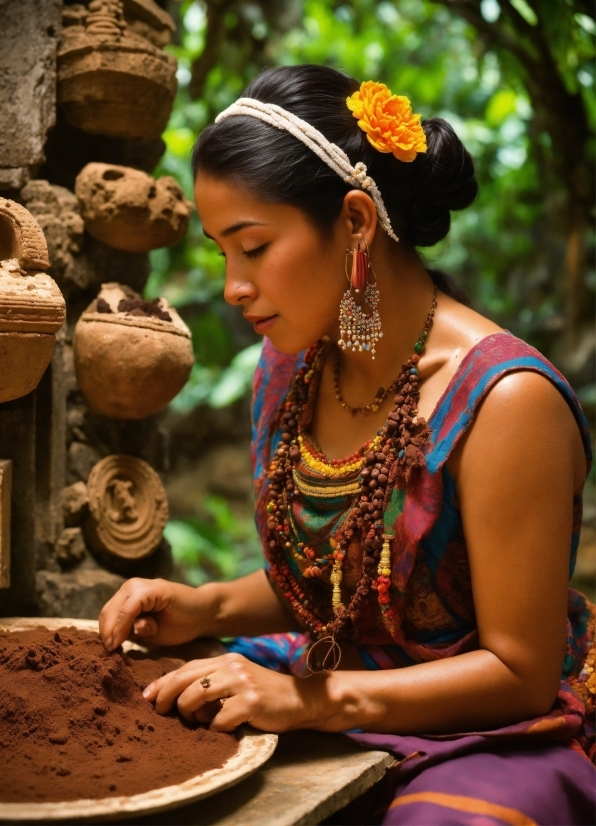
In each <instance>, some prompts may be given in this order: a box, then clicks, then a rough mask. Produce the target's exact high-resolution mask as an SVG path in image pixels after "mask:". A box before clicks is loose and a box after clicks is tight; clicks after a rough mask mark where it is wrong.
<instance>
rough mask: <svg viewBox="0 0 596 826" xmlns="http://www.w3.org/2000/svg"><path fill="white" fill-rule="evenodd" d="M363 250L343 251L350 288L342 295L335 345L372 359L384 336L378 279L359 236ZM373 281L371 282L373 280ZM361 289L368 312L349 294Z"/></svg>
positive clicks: (365, 242)
mask: <svg viewBox="0 0 596 826" xmlns="http://www.w3.org/2000/svg"><path fill="white" fill-rule="evenodd" d="M362 238H363V241H364V244H365V247H366V249H365V250H363V249H361V248H360V242H358V246H357V248H356V249H353V250H346V263H345V268H346V278H347V279H348V283H349V285H350V286H349V288H348V289H347V290H346V291H345V293H344V294H343V297H342V300H341V302H340V305H339V332H340V338H339V341H338V342H337V343H338V344H339V346H340V347H341V348H342V350H358V351H360V352H361V351H362V350H369V351H370V353H371V355H372V358H373V359H374V358H375V352H376V345H377V342H378V340H379V339H380V338H382V337H383V331H382V330H381V318H380V316H379V310H378V306H379V288H378V287H377V283H376V282H377V278H376V275H375V273H374V270H373V268H372V266H371V263H370V253H369V249H368V243H367V241H366V237H365V236H364V235H363V236H362ZM350 256H351V257H352V260H351V268H350V274H349V275H348V261H349V258H350ZM373 279H374V280H373ZM363 287H364V303H365V304H368V306H369V307H370V312H369V313H365V312H364V309H363V307H360V306H359V305H358V304H357V303H356V300H355V298H354V296H353V295H352V290H353V291H354V293H356V294H357V293H360V291H361V290H362V288H363Z"/></svg>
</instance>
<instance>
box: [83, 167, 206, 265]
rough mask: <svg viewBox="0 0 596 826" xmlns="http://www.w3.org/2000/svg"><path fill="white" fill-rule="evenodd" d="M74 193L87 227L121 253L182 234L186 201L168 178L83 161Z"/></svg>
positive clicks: (158, 244)
mask: <svg viewBox="0 0 596 826" xmlns="http://www.w3.org/2000/svg"><path fill="white" fill-rule="evenodd" d="M75 193H76V196H77V198H78V201H79V207H80V210H81V215H82V216H83V219H84V221H85V228H86V230H87V232H88V233H89V234H90V235H92V236H93V237H94V238H97V239H98V240H99V241H102V242H103V243H104V244H108V245H109V246H110V247H114V248H115V249H119V250H124V251H126V252H148V251H149V250H153V249H158V248H160V247H171V246H172V245H173V244H177V243H178V242H179V241H181V240H182V238H184V236H185V235H186V231H187V229H188V219H189V215H190V210H191V204H190V202H189V201H187V199H186V198H185V197H184V193H183V192H182V190H181V188H180V186H179V185H178V184H177V183H176V181H175V180H174V179H173V178H170V177H169V176H168V175H164V176H163V177H161V178H158V179H157V180H156V179H155V178H153V177H152V176H151V175H148V174H147V173H146V172H141V170H139V169H132V168H131V167H129V166H117V165H115V164H107V163H89V164H87V166H85V167H84V168H83V169H82V170H81V171H80V172H79V174H78V176H77V180H76V183H75Z"/></svg>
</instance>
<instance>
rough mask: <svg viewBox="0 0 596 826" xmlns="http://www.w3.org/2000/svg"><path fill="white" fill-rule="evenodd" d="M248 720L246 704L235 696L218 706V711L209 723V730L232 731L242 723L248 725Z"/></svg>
mask: <svg viewBox="0 0 596 826" xmlns="http://www.w3.org/2000/svg"><path fill="white" fill-rule="evenodd" d="M248 718H249V713H248V707H247V705H246V703H245V702H244V701H243V699H242V697H240V696H239V695H236V696H235V697H230V699H229V700H226V701H225V703H224V704H223V705H220V710H219V711H218V713H217V714H216V715H215V717H214V718H213V720H212V721H211V725H210V726H209V728H210V730H211V731H234V730H235V729H237V728H238V726H241V725H242V723H248Z"/></svg>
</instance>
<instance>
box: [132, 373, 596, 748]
mask: <svg viewBox="0 0 596 826" xmlns="http://www.w3.org/2000/svg"><path fill="white" fill-rule="evenodd" d="M451 469H452V471H453V473H454V475H455V477H456V481H457V489H458V494H459V498H460V507H461V512H462V519H463V524H464V530H465V535H466V541H467V546H468V553H469V559H470V567H471V573H472V586H473V593H474V601H475V607H476V614H477V622H478V630H479V650H477V651H474V652H470V653H467V654H463V655H459V656H456V657H452V658H450V659H446V660H440V661H436V662H432V663H425V664H421V665H415V666H411V667H408V668H402V669H395V670H387V671H380V672H372V673H371V672H357V671H350V672H345V671H344V672H342V671H337V672H334V673H333V674H330V675H326V676H320V677H312V678H311V679H309V680H300V679H298V678H292V677H286V676H283V675H275V677H273V675H271V674H270V672H267V671H266V670H265V669H262V668H260V667H259V666H256V665H254V664H252V663H249V662H248V661H246V660H243V658H241V657H238V656H237V655H226V656H224V657H221V658H218V660H212V661H210V662H209V663H208V664H207V665H205V663H204V662H203V663H201V662H200V661H195V662H194V663H189V664H188V665H187V666H185V667H184V668H183V669H180V671H179V672H174V673H173V675H167V676H166V677H164V678H162V679H161V680H159V681H157V682H156V683H154V684H153V686H152V687H151V688H150V690H149V693H148V698H149V699H151V700H156V701H157V702H156V707H157V708H158V710H160V711H165V710H167V709H168V708H170V707H171V705H172V704H173V703H174V702H175V701H176V698H178V699H177V702H178V706H179V708H180V709H181V711H182V712H183V713H186V714H188V715H189V716H192V714H193V713H195V712H197V711H198V713H199V714H200V709H201V707H202V705H203V703H204V702H205V701H207V700H212V699H216V698H217V697H222V696H223V697H230V699H229V701H228V702H226V704H225V706H224V707H223V709H222V710H221V711H220V712H219V713H218V715H217V717H216V718H215V720H214V723H213V725H214V727H216V728H222V729H229V728H233V727H234V726H235V725H238V724H239V723H240V722H244V721H248V722H251V723H253V724H254V725H256V726H257V727H260V728H265V729H269V730H274V731H283V730H285V729H288V728H303V727H304V728H306V727H308V728H314V729H319V730H327V731H342V730H346V729H350V728H362V729H364V730H365V731H380V732H382V731H386V732H399V733H403V734H405V733H424V732H456V731H470V730H475V729H490V728H491V727H496V726H500V725H504V724H508V723H513V722H515V721H517V720H522V719H527V718H531V717H534V716H537V715H540V714H543V713H546V712H547V711H548V710H549V709H550V708H551V706H552V703H553V701H554V699H555V696H556V691H557V686H558V681H559V676H560V672H561V665H562V659H563V651H564V639H565V623H566V603H567V577H568V564H569V549H570V540H571V520H572V507H571V506H572V496H573V493H574V491H576V490H577V489H578V488H579V487H580V486H581V484H582V482H583V479H584V476H585V469H586V468H585V457H584V454H583V448H582V445H581V440H580V437H579V432H578V428H577V425H576V423H575V421H574V420H573V417H572V415H571V413H570V411H569V409H568V407H567V405H566V403H565V401H564V400H563V398H562V397H561V395H560V394H559V392H558V391H557V390H556V389H555V388H554V387H553V386H552V385H551V384H550V383H549V382H548V381H547V380H546V379H544V378H543V377H541V376H538V375H535V374H531V373H518V374H514V375H511V376H508V377H506V378H504V379H503V380H502V381H501V382H499V384H498V385H497V386H496V387H495V388H494V389H493V390H492V391H491V393H490V394H489V395H488V396H487V398H486V399H485V401H484V403H483V404H482V406H481V408H480V410H479V412H478V415H477V420H476V421H475V423H474V426H473V427H472V428H471V430H470V431H469V435H468V436H467V438H466V439H465V441H463V443H462V444H461V445H460V446H459V447H458V449H457V452H456V454H455V455H454V457H453V466H452V468H451ZM204 674H210V675H211V682H212V685H211V687H210V688H209V689H207V690H206V689H204V688H203V687H202V686H201V685H200V684H199V683H198V682H197V680H199V679H200V677H201V676H203V675H204ZM273 680H275V681H277V682H279V681H282V682H283V686H285V688H283V687H278V686H275V688H274V685H273ZM274 691H275V696H273V692H274ZM212 695H213V696H212Z"/></svg>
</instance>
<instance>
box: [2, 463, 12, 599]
mask: <svg viewBox="0 0 596 826" xmlns="http://www.w3.org/2000/svg"><path fill="white" fill-rule="evenodd" d="M11 500H12V462H11V461H10V460H9V459H0V588H9V587H10V508H11V504H12V503H11Z"/></svg>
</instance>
